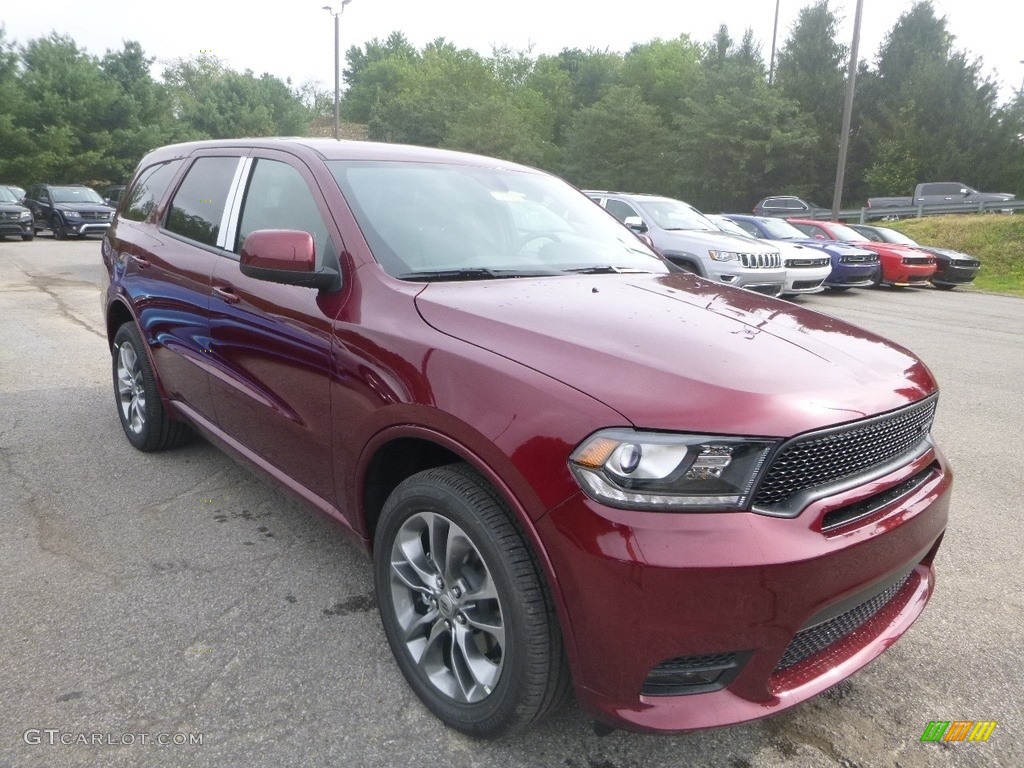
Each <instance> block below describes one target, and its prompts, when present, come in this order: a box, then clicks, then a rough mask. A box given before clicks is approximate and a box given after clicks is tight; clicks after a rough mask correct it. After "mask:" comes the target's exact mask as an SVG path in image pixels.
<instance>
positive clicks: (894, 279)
mask: <svg viewBox="0 0 1024 768" xmlns="http://www.w3.org/2000/svg"><path fill="white" fill-rule="evenodd" d="M934 274H935V265H934V264H904V263H903V262H902V260H896V259H883V260H882V282H883V283H888V284H889V285H927V284H928V283H929V281H930V280H931V279H932V275H934Z"/></svg>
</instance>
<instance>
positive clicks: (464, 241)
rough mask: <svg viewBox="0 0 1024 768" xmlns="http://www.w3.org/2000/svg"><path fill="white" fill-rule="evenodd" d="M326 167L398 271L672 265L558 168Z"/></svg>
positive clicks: (488, 273) (375, 247) (507, 273)
mask: <svg viewBox="0 0 1024 768" xmlns="http://www.w3.org/2000/svg"><path fill="white" fill-rule="evenodd" d="M327 166H328V167H329V168H330V170H331V173H332V174H333V176H334V179H335V181H336V182H337V183H338V186H339V187H340V188H341V191H342V193H344V195H345V198H346V200H348V203H349V205H350V206H351V207H352V212H353V213H354V214H355V217H356V220H357V221H358V222H359V226H360V228H361V229H362V231H363V235H364V236H365V237H366V240H367V242H368V243H369V245H370V248H371V250H372V251H373V255H374V258H376V260H377V262H378V263H379V264H380V265H381V267H382V268H383V269H384V271H385V272H387V273H388V274H389V275H391V276H392V277H398V278H401V279H408V280H431V279H446V280H451V279H467V280H469V279H486V278H494V277H525V276H538V275H558V274H565V273H569V272H586V271H600V272H605V271H607V272H631V271H632V272H657V273H666V272H668V271H669V267H668V266H667V265H666V264H665V262H664V261H662V260H661V258H660V257H658V256H657V255H655V253H654V252H653V251H651V250H650V249H649V248H648V247H647V246H646V245H644V244H643V243H642V242H641V241H640V240H639V239H638V238H637V237H636V236H635V235H634V234H633V233H632V232H630V231H629V230H628V229H626V228H625V227H624V226H622V225H621V224H619V223H618V222H617V221H616V220H615V219H614V218H612V217H611V216H609V215H608V214H607V213H606V212H605V211H603V210H602V209H601V208H600V206H598V205H595V204H594V202H593V201H591V200H590V199H589V198H587V197H585V196H584V195H582V194H580V192H578V191H577V190H575V189H573V188H572V187H570V186H569V185H568V184H566V183H565V182H563V181H561V180H559V179H556V178H555V177H553V176H547V175H544V174H540V173H530V172H526V171H513V170H502V169H497V168H480V167H477V166H463V165H445V164H434V163H405V162H388V161H380V162H377V161H373V162H370V161H350V160H336V161H328V163H327Z"/></svg>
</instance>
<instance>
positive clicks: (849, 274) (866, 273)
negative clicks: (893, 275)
mask: <svg viewBox="0 0 1024 768" xmlns="http://www.w3.org/2000/svg"><path fill="white" fill-rule="evenodd" d="M880 268H881V267H880V265H879V263H878V262H877V261H875V262H852V263H846V262H839V263H836V262H835V261H833V262H832V274H830V275H829V276H828V278H826V280H825V285H831V286H835V287H837V288H867V287H868V286H870V285H872V284H873V280H874V277H875V273H876V272H878V270H879V269H880Z"/></svg>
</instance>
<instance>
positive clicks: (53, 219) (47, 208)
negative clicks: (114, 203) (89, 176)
mask: <svg viewBox="0 0 1024 768" xmlns="http://www.w3.org/2000/svg"><path fill="white" fill-rule="evenodd" d="M25 205H27V206H28V207H29V208H30V209H31V210H32V217H33V218H34V219H35V224H34V226H35V230H36V231H37V232H38V231H39V230H41V229H49V230H51V231H52V232H53V236H54V237H55V238H56V239H57V240H63V239H64V238H66V237H69V236H72V237H85V236H86V235H91V234H102V233H103V232H105V231H106V230H107V227H109V226H110V221H111V219H112V218H113V216H114V209H113V208H112V207H111V206H109V205H107V204H106V203H105V202H103V198H102V197H100V196H99V194H98V193H97V192H96V190H94V189H90V188H89V187H86V186H83V185H81V184H68V185H60V184H36V185H34V186H32V187H30V188H29V190H28V192H27V193H26V194H25Z"/></svg>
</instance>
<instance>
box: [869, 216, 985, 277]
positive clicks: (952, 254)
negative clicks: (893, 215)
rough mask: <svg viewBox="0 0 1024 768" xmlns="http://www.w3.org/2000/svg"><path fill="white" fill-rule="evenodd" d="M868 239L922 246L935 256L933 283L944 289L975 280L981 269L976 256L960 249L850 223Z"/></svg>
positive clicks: (891, 230)
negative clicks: (925, 243) (929, 243)
mask: <svg viewBox="0 0 1024 768" xmlns="http://www.w3.org/2000/svg"><path fill="white" fill-rule="evenodd" d="M850 226H851V227H852V228H853V229H855V230H857V231H858V232H860V233H861V234H862V235H864V237H866V238H867V239H868V240H874V241H875V242H876V243H897V244H899V245H909V246H912V247H914V248H920V249H921V250H922V251H926V252H927V253H928V254H929V255H931V256H934V257H935V274H934V275H932V277H931V278H930V279H931V283H932V285H934V286H935V287H936V288H939V289H940V290H943V291H951V290H953V289H954V288H956V287H957V286H958V285H964V284H965V283H969V282H971V281H972V280H974V278H975V276H976V275H977V274H978V270H979V269H981V262H980V261H979V260H978V259H976V258H975V257H974V256H971V255H969V254H966V253H961V252H960V251H953V250H950V249H949V248H936V247H935V246H932V245H921V244H920V243H918V242H916V241H914V240H911V239H910V238H909V237H907V236H906V235H904V234H903V233H902V232H897V231H896V230H895V229H889V228H888V227H871V226H868V225H867V224H850Z"/></svg>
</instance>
